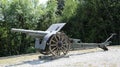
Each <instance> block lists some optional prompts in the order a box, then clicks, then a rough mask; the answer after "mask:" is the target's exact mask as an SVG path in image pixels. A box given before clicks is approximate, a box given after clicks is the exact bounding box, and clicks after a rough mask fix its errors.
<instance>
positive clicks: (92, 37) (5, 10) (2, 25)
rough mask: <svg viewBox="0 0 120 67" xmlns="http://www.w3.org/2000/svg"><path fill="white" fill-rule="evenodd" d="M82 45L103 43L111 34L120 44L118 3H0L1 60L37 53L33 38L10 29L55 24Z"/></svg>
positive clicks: (105, 0)
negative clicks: (78, 40) (12, 56)
mask: <svg viewBox="0 0 120 67" xmlns="http://www.w3.org/2000/svg"><path fill="white" fill-rule="evenodd" d="M61 22H62V23H67V24H66V26H65V27H64V28H63V29H62V30H63V31H64V32H65V33H66V34H67V35H68V36H69V37H71V38H79V39H81V40H82V41H83V42H104V41H105V40H106V38H107V37H109V36H110V35H111V33H116V34H117V35H116V36H115V37H113V38H112V39H111V41H112V42H113V43H112V45H119V44H120V1H119V0H49V1H48V2H47V5H42V4H39V0H0V57H2V56H10V55H18V54H24V53H31V52H35V48H34V39H33V38H31V37H30V36H26V35H25V34H22V33H12V32H11V28H23V29H33V30H46V29H47V28H48V27H49V26H50V25H51V24H53V23H61Z"/></svg>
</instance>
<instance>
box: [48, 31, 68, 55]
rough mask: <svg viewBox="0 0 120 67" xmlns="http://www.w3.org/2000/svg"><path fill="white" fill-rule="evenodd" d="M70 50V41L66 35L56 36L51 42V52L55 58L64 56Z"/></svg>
mask: <svg viewBox="0 0 120 67" xmlns="http://www.w3.org/2000/svg"><path fill="white" fill-rule="evenodd" d="M69 49H70V41H69V39H68V37H67V36H66V35H65V34H64V33H57V34H54V35H53V36H52V37H51V38H50V40H49V50H50V52H51V53H52V55H53V56H64V55H66V54H67V53H68V51H69Z"/></svg>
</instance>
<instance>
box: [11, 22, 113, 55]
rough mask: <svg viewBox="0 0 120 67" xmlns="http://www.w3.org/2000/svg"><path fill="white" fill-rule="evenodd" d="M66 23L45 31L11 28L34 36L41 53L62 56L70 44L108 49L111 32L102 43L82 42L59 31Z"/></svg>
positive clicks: (55, 25)
mask: <svg viewBox="0 0 120 67" xmlns="http://www.w3.org/2000/svg"><path fill="white" fill-rule="evenodd" d="M65 24H66V23H57V24H52V25H51V26H50V27H49V28H48V29H47V30H46V31H38V30H25V29H15V28H12V29H11V31H12V32H22V33H26V34H27V35H30V36H32V37H34V38H35V48H36V49H37V50H39V52H40V53H42V54H45V55H46V54H51V55H53V56H64V55H66V54H67V53H68V51H69V50H70V45H71V44H72V45H73V46H74V44H79V45H81V46H84V45H97V46H98V47H100V48H102V49H103V50H105V51H106V50H108V48H107V47H106V46H107V45H109V44H110V43H111V42H110V41H109V40H110V38H112V37H113V36H114V35H115V34H112V35H111V36H110V37H109V38H107V40H106V41H105V42H102V43H83V42H80V39H74V38H69V37H68V36H67V35H66V34H65V33H63V32H60V30H61V29H62V28H63V26H64V25H65Z"/></svg>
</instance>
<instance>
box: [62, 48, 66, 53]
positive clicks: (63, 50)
mask: <svg viewBox="0 0 120 67" xmlns="http://www.w3.org/2000/svg"><path fill="white" fill-rule="evenodd" d="M61 50H62V52H63V54H64V55H65V54H66V52H65V51H64V49H63V48H62V47H61Z"/></svg>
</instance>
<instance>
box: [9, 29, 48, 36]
mask: <svg viewBox="0 0 120 67" xmlns="http://www.w3.org/2000/svg"><path fill="white" fill-rule="evenodd" d="M11 31H12V32H21V33H26V34H34V35H40V36H41V35H42V36H44V35H46V34H48V33H49V31H37V30H26V29H16V28H12V29H11Z"/></svg>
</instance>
